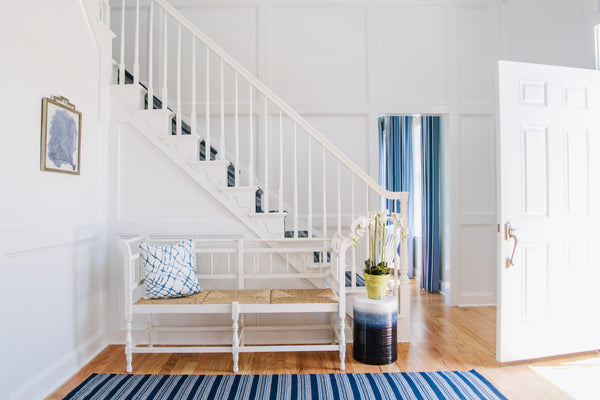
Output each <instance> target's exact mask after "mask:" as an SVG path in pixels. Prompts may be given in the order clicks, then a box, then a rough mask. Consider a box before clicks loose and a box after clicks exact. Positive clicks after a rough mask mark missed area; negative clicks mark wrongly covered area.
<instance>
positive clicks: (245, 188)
mask: <svg viewBox="0 0 600 400" xmlns="http://www.w3.org/2000/svg"><path fill="white" fill-rule="evenodd" d="M257 189H258V186H229V187H226V188H223V190H225V191H228V192H250V193H255V192H256V190H257Z"/></svg>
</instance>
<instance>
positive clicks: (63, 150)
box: [47, 110, 77, 171]
mask: <svg viewBox="0 0 600 400" xmlns="http://www.w3.org/2000/svg"><path fill="white" fill-rule="evenodd" d="M48 135H49V139H48V149H47V151H48V158H49V159H50V161H52V163H53V164H54V165H56V166H57V167H58V168H61V167H62V166H63V165H65V164H66V165H69V166H70V167H71V169H72V170H73V171H75V169H76V168H77V165H76V162H75V161H74V160H73V157H74V156H76V151H77V127H76V124H75V118H73V117H72V116H70V115H69V114H68V113H67V111H65V110H56V112H55V113H54V115H53V116H52V121H51V122H50V130H49V132H48Z"/></svg>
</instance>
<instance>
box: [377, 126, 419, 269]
mask: <svg viewBox="0 0 600 400" xmlns="http://www.w3.org/2000/svg"><path fill="white" fill-rule="evenodd" d="M412 150H413V149H412V116H383V117H379V183H380V184H381V186H382V187H384V188H385V189H387V190H390V191H402V192H409V193H412V191H413V168H412V165H413V157H412ZM397 206H399V204H397ZM386 207H387V209H388V210H390V211H394V212H395V211H399V209H397V208H395V207H394V201H393V200H387V204H386ZM412 213H413V196H411V195H409V197H408V215H409V218H408V229H409V236H408V263H409V268H408V275H409V277H410V278H412V277H413V276H414V266H413V262H414V261H413V250H414V249H413V244H414V243H413V242H414V240H413V231H414V230H413V220H412V218H410V216H412Z"/></svg>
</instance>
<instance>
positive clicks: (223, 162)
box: [190, 160, 231, 167]
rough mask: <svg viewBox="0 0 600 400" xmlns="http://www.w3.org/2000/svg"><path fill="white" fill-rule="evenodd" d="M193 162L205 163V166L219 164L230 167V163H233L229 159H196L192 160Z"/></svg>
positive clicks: (197, 163)
mask: <svg viewBox="0 0 600 400" xmlns="http://www.w3.org/2000/svg"><path fill="white" fill-rule="evenodd" d="M190 163H191V164H194V165H204V166H218V165H219V164H220V165H222V166H224V167H229V165H230V164H231V162H229V161H227V160H209V161H207V160H195V161H190Z"/></svg>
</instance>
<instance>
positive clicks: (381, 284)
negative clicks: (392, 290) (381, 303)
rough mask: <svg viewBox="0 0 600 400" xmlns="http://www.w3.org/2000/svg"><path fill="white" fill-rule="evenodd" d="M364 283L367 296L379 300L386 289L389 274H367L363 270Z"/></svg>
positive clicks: (383, 295)
mask: <svg viewBox="0 0 600 400" xmlns="http://www.w3.org/2000/svg"><path fill="white" fill-rule="evenodd" d="M363 278H365V285H366V286H367V297H369V298H370V299H373V300H381V299H383V298H384V297H385V295H386V294H387V290H388V282H389V281H390V275H389V274H388V275H369V274H367V273H365V272H363Z"/></svg>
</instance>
